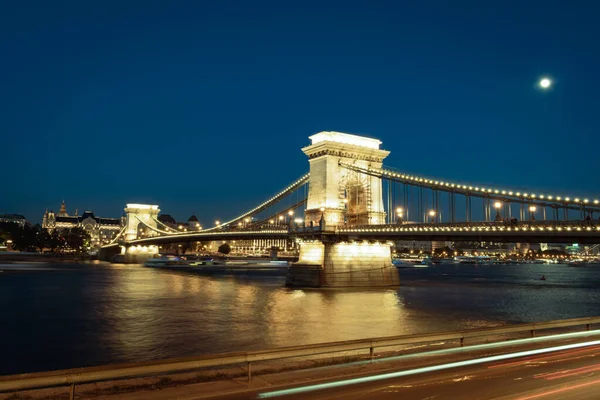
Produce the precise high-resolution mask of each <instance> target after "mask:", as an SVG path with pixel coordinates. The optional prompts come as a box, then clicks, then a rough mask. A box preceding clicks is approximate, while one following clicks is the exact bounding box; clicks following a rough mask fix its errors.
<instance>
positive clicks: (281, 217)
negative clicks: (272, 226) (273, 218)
mask: <svg viewBox="0 0 600 400" xmlns="http://www.w3.org/2000/svg"><path fill="white" fill-rule="evenodd" d="M278 219H279V225H281V221H283V215H280V216H279V218H278Z"/></svg>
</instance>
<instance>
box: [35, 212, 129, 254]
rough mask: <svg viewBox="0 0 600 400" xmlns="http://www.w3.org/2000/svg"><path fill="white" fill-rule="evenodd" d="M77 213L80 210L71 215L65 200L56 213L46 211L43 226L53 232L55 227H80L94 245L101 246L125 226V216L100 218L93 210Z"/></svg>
mask: <svg viewBox="0 0 600 400" xmlns="http://www.w3.org/2000/svg"><path fill="white" fill-rule="evenodd" d="M77 214H78V212H77V211H75V215H69V213H68V212H67V207H66V205H65V202H64V201H63V202H62V204H61V206H60V211H59V212H58V213H54V212H53V211H52V210H50V211H48V210H46V211H45V212H44V217H43V218H42V228H46V229H48V230H49V231H50V232H51V231H53V230H55V229H59V230H60V229H70V228H75V227H80V228H83V229H85V230H86V232H88V233H89V234H90V237H91V244H92V247H99V246H102V245H104V244H107V243H110V242H111V241H112V240H113V239H114V238H115V236H117V235H118V234H119V232H120V231H121V229H122V228H123V227H124V226H125V219H124V218H123V217H121V218H100V217H96V216H95V215H94V213H93V212H92V211H85V212H84V213H83V215H77Z"/></svg>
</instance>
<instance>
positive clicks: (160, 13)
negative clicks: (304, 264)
mask: <svg viewBox="0 0 600 400" xmlns="http://www.w3.org/2000/svg"><path fill="white" fill-rule="evenodd" d="M411 3H412V4H411ZM594 3H595V4H594ZM450 4H451V5H450ZM459 4H460V5H459ZM483 4H490V5H488V6H484V5H483ZM524 4H527V5H524ZM598 4H599V3H597V2H592V1H590V2H587V3H583V2H565V1H560V2H558V1H556V2H554V1H540V2H533V1H515V2H507V1H498V2H495V4H493V5H492V2H481V1H472V2H434V1H431V2H425V1H423V2H394V1H387V2H385V1H369V2H367V1H364V2H354V1H348V0H346V1H340V2H338V3H334V2H325V1H317V2H310V1H304V2H286V1H273V2H260V1H252V2H250V1H240V2H231V1H214V2H208V1H190V2H183V1H175V2H165V1H133V0H132V1H114V2H110V1H102V2H94V3H92V2H81V1H78V2H75V1H73V2H58V1H57V2H47V1H39V2H33V1H32V2H18V1H14V2H8V1H6V2H3V3H2V5H1V6H0V54H1V58H0V60H1V62H0V93H1V97H0V132H2V135H1V139H0V146H1V148H2V151H1V154H2V160H3V162H2V171H3V173H2V177H3V178H2V181H3V182H2V195H1V196H0V213H2V212H15V213H22V214H24V215H25V216H26V217H28V218H29V219H30V220H32V221H39V220H40V219H41V216H42V213H43V211H44V209H45V208H53V209H54V210H55V211H56V210H57V209H58V208H59V205H60V202H61V200H62V199H63V198H64V199H65V200H66V201H67V205H68V206H69V211H74V208H75V207H78V208H79V210H80V212H82V211H83V210H84V209H91V210H93V211H95V212H96V214H97V215H102V216H118V215H120V214H121V212H122V209H123V207H124V205H125V204H126V203H127V202H151V203H155V204H159V205H160V206H161V209H162V210H163V211H164V212H166V213H170V214H172V215H174V216H175V217H177V218H179V219H183V218H186V219H187V217H188V216H189V215H190V214H191V213H192V212H195V213H196V214H197V215H198V217H199V218H200V220H201V222H203V223H209V222H211V221H213V220H214V219H225V218H227V217H231V216H233V215H234V214H238V212H241V211H244V210H246V209H248V208H250V207H252V206H254V205H255V204H256V203H258V202H259V201H262V200H264V199H265V198H267V197H269V196H271V195H272V194H273V193H274V192H276V191H278V190H279V189H280V188H281V187H283V186H286V185H287V184H288V183H290V182H291V181H292V180H293V179H295V178H297V177H298V176H300V175H301V174H303V173H305V172H307V171H308V162H307V159H306V157H305V156H304V154H303V153H302V152H301V151H300V148H301V147H303V146H305V145H307V144H309V140H308V136H310V135H312V134H314V133H316V132H319V131H322V130H337V131H342V132H349V133H357V134H364V135H367V136H371V137H376V138H379V139H381V140H382V141H383V147H384V148H386V149H388V150H391V151H392V153H391V155H390V157H389V158H388V159H387V162H386V164H387V165H389V166H392V167H395V168H398V169H402V170H405V171H407V172H411V173H420V174H423V175H428V176H432V177H442V178H446V179H454V180H463V181H469V182H474V183H483V184H486V183H489V184H501V185H502V186H503V187H516V188H533V189H536V190H545V191H546V192H548V191H550V192H551V193H553V194H558V195H576V194H578V195H593V194H594V193H599V192H600V191H599V190H597V182H598V173H599V172H600V168H599V167H600V159H599V158H598V156H597V155H598V150H599V144H598V141H597V138H598V135H597V132H598V126H599V119H600V117H599V116H600V113H599V112H598V110H599V106H600V104H599V103H600V102H599V100H598V99H599V95H600V82H599V80H598V71H599V70H600V68H599V61H600V51H599V49H600V47H599V45H598V38H600V24H598V20H597V16H598V14H599V12H600V6H599V5H598ZM546 74H547V75H549V76H551V77H552V78H553V79H554V80H555V83H556V84H555V86H554V88H553V90H551V91H548V92H542V91H540V90H538V89H537V88H536V86H535V85H536V82H537V80H538V79H539V78H540V77H541V76H542V75H546Z"/></svg>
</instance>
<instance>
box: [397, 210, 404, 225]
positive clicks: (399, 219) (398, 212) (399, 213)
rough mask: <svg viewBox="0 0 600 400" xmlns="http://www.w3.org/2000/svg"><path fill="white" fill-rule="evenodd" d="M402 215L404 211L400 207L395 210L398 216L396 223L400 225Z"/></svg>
mask: <svg viewBox="0 0 600 400" xmlns="http://www.w3.org/2000/svg"><path fill="white" fill-rule="evenodd" d="M403 213H404V210H403V209H402V208H400V207H398V208H396V215H397V216H398V223H399V224H401V223H402V215H403Z"/></svg>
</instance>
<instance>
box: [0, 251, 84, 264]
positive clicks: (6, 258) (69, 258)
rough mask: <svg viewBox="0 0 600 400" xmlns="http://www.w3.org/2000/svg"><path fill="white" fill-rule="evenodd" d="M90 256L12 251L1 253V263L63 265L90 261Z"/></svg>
mask: <svg viewBox="0 0 600 400" xmlns="http://www.w3.org/2000/svg"><path fill="white" fill-rule="evenodd" d="M90 259H91V258H90V256H86V255H78V254H40V253H25V252H16V251H15V252H12V251H0V263H5V264H7V263H11V262H24V261H31V262H48V263H51V262H53V263H62V262H81V261H87V260H90Z"/></svg>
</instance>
